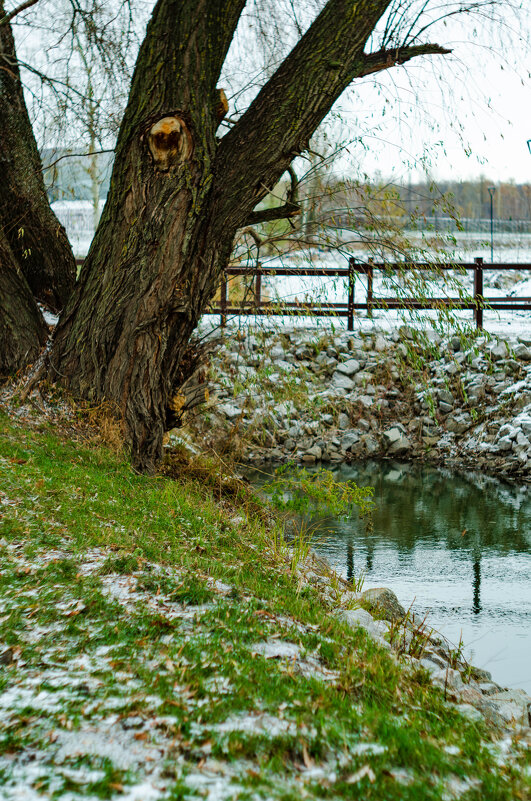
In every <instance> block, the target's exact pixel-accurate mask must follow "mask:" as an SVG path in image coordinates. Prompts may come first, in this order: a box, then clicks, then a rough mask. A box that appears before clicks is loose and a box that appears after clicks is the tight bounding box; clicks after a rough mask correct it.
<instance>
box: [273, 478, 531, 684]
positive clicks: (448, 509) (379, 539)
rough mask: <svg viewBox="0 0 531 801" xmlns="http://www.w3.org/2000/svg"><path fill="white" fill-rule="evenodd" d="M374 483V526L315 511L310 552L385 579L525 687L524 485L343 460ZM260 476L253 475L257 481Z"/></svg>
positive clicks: (529, 528) (528, 567)
mask: <svg viewBox="0 0 531 801" xmlns="http://www.w3.org/2000/svg"><path fill="white" fill-rule="evenodd" d="M334 472H335V474H336V479H337V480H339V481H355V482H356V483H357V484H358V485H360V486H365V485H370V486H372V487H374V501H375V510H374V513H373V516H372V525H371V526H367V525H366V523H365V522H364V521H361V520H350V521H343V520H337V519H334V518H326V519H325V518H321V519H319V520H317V521H313V522H314V524H316V526H317V530H316V546H315V547H316V550H318V551H319V552H321V553H322V554H323V555H325V556H326V557H327V558H328V559H329V561H331V562H332V563H333V564H334V566H335V567H336V569H337V570H338V571H340V572H341V573H342V574H343V575H344V576H346V577H347V578H349V579H351V580H352V579H356V578H357V577H359V575H360V574H361V573H363V572H365V573H366V578H365V586H378V585H380V586H381V585H385V586H389V587H391V588H392V589H393V590H394V591H395V592H396V594H397V595H398V597H399V598H400V600H401V601H402V603H403V604H404V605H409V604H410V603H414V606H415V608H416V609H417V610H419V611H420V612H422V613H424V612H428V613H429V620H430V622H431V625H433V626H434V627H435V628H438V629H439V630H440V631H442V632H443V633H444V634H446V635H447V636H448V637H449V638H450V639H452V638H453V639H454V640H458V639H459V637H460V635H461V632H462V635H463V639H464V641H465V642H466V643H469V645H470V650H471V651H473V654H470V652H469V655H470V656H472V658H473V659H474V660H475V663H476V664H477V665H478V666H480V667H486V668H487V669H489V670H492V672H493V674H494V675H495V678H497V680H498V681H499V682H500V683H505V684H507V686H521V687H524V689H527V691H528V692H530V691H531V676H530V669H529V665H530V664H531V632H530V627H529V612H530V609H531V581H530V579H531V559H530V555H531V486H529V485H513V484H508V483H504V482H500V481H496V480H495V479H492V478H490V477H488V476H485V475H482V474H477V473H466V474H455V473H452V472H451V471H449V470H446V469H437V468H430V467H422V466H411V465H405V464H399V463H387V462H386V463H381V462H372V463H371V462H369V463H364V464H359V465H350V466H349V465H341V466H340V467H337V468H336V469H335V470H334ZM259 483H260V482H259Z"/></svg>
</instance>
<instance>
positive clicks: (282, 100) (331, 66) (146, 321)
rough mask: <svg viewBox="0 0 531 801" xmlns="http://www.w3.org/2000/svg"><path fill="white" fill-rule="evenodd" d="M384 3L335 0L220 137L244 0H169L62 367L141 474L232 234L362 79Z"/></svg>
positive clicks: (129, 115) (146, 60) (156, 450)
mask: <svg viewBox="0 0 531 801" xmlns="http://www.w3.org/2000/svg"><path fill="white" fill-rule="evenodd" d="M388 4H389V2H388V0H357V2H355V1H354V0H329V2H328V4H327V5H326V7H325V9H324V11H323V12H322V13H321V14H320V15H319V17H318V18H317V19H316V21H315V22H314V23H313V25H312V26H311V27H310V29H309V30H308V31H307V33H306V34H305V35H304V36H303V37H302V39H301V41H300V42H299V44H298V45H297V46H296V47H295V48H294V50H293V51H292V53H291V55H290V56H289V57H288V58H287V59H286V61H285V62H284V64H283V65H281V67H280V68H279V69H278V70H277V72H276V73H275V75H273V77H272V78H271V80H270V81H269V82H268V83H267V84H266V86H265V87H264V88H263V89H262V90H261V92H260V93H259V94H258V96H257V98H256V100H255V101H254V103H253V104H252V105H251V107H250V108H249V110H248V111H247V112H246V113H245V114H244V115H243V117H242V118H241V119H240V121H239V122H238V123H237V124H236V125H235V126H234V128H233V129H232V130H231V131H230V133H228V134H227V135H226V136H225V137H224V138H223V139H222V140H221V142H220V144H219V146H218V144H217V142H216V139H215V131H216V127H217V124H218V120H219V113H218V107H219V92H218V91H216V82H217V80H218V77H219V73H220V70H221V67H222V64H223V61H224V58H225V55H226V53H227V50H228V47H229V45H230V42H231V39H232V36H233V33H234V30H235V28H236V25H237V22H238V19H239V17H240V14H241V12H242V10H243V7H244V5H245V0H158V3H157V5H156V7H155V10H154V13H153V17H152V19H151V21H150V23H149V25H148V28H147V32H146V38H145V40H144V42H143V45H142V47H141V49H140V53H139V56H138V60H137V65H136V69H135V74H134V77H133V82H132V87H131V93H130V97H129V102H128V106H127V110H126V113H125V116H124V120H123V123H122V127H121V130H120V134H119V137H118V143H117V148H116V159H115V163H114V170H113V175H112V179H111V187H110V192H109V197H108V200H107V203H106V206H105V209H104V212H103V215H102V219H101V222H100V225H99V227H98V230H97V232H96V236H95V239H94V242H93V245H92V247H91V250H90V252H89V255H88V258H87V261H86V263H85V266H84V267H83V270H82V272H81V276H80V280H79V282H78V285H77V286H76V289H75V291H74V294H73V296H72V299H71V301H70V302H69V304H68V307H67V309H66V311H65V313H64V314H63V316H62V318H61V320H60V323H59V326H58V329H57V331H56V334H55V339H54V345H53V349H52V353H51V367H50V377H51V378H52V379H56V378H57V375H58V374H60V375H61V376H62V378H61V379H59V380H60V381H61V383H63V384H65V385H66V386H67V387H68V388H70V390H72V391H73V392H74V393H75V394H77V395H80V396H81V397H84V398H88V399H91V400H98V401H101V400H103V399H105V400H106V401H107V402H108V403H109V404H110V405H111V406H112V408H113V409H114V410H115V411H116V414H117V415H118V416H120V417H121V418H122V420H123V424H124V436H125V439H126V442H127V443H128V444H129V445H130V446H131V449H132V456H133V460H134V463H135V464H136V466H137V467H138V468H140V469H142V470H146V471H152V470H154V469H155V467H156V464H157V462H158V460H159V458H160V455H161V449H162V435H163V432H164V428H165V423H166V413H167V412H166V409H167V407H168V402H169V400H170V397H171V395H172V393H173V392H174V390H175V381H176V376H177V375H178V368H179V364H180V360H181V358H182V356H183V353H184V351H185V349H186V346H187V343H188V340H189V338H190V335H191V333H192V331H193V330H194V328H195V327H196V325H197V322H198V320H199V318H200V316H201V314H202V312H203V311H204V309H205V308H206V305H207V304H208V302H209V300H210V299H211V297H212V296H213V294H214V292H215V289H216V287H217V284H218V282H219V278H220V274H221V272H222V270H223V269H224V268H225V266H226V264H227V262H228V259H229V257H230V253H231V248H232V243H233V239H234V236H235V233H236V231H237V230H238V228H240V227H242V226H244V225H246V224H247V221H248V220H249V218H250V216H251V214H252V212H253V209H254V208H255V206H256V204H257V203H258V202H259V201H260V200H261V199H262V198H263V197H264V196H265V195H266V194H267V192H268V187H273V186H274V185H275V183H276V182H277V181H278V179H279V178H280V176H281V175H282V174H283V173H284V172H285V171H286V169H287V168H288V167H289V165H290V163H291V161H292V159H293V158H294V157H295V156H296V155H297V154H298V153H300V152H301V151H302V150H304V149H305V147H306V146H307V142H308V140H309V138H310V136H311V134H312V133H313V131H314V130H315V128H316V127H317V126H318V125H319V123H320V122H321V120H322V119H323V118H324V116H325V115H326V113H327V112H328V111H329V110H330V108H331V106H332V104H333V103H334V101H335V100H336V98H337V97H339V95H340V94H341V92H342V91H343V90H344V89H345V88H346V86H347V85H348V84H349V83H350V82H351V81H352V80H353V79H354V78H355V77H357V76H359V75H361V74H362V73H363V69H364V67H365V66H366V55H365V54H364V52H363V49H364V46H365V43H366V41H367V37H368V36H369V34H370V33H371V31H372V29H373V27H374V25H375V24H376V22H377V21H378V18H379V17H380V15H381V14H382V13H383V11H384V10H385V8H386V7H387V5H388ZM168 31H171V35H168Z"/></svg>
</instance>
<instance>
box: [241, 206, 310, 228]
mask: <svg viewBox="0 0 531 801" xmlns="http://www.w3.org/2000/svg"><path fill="white" fill-rule="evenodd" d="M300 213H301V208H300V206H296V205H295V204H294V203H284V205H282V206H274V207H273V208H271V209H259V210H258V211H252V212H251V213H250V215H249V216H248V217H247V220H246V222H245V225H258V224H259V223H263V222H271V221H272V220H286V219H289V218H290V217H296V216H297V214H300Z"/></svg>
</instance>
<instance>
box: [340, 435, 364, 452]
mask: <svg viewBox="0 0 531 801" xmlns="http://www.w3.org/2000/svg"><path fill="white" fill-rule="evenodd" d="M359 438H360V435H359V434H358V432H357V431H349V432H348V433H346V434H345V436H344V437H342V438H341V450H342V451H343V453H346V452H347V451H349V450H350V449H351V448H352V446H353V445H355V444H356V442H358V441H359Z"/></svg>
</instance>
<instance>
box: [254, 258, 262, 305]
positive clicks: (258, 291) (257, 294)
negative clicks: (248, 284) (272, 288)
mask: <svg viewBox="0 0 531 801" xmlns="http://www.w3.org/2000/svg"><path fill="white" fill-rule="evenodd" d="M260 267H261V265H260V262H257V263H256V268H255V270H256V273H255V276H256V277H255V281H254V305H255V306H256V308H257V309H259V308H260V306H261V304H262V274H261V272H260Z"/></svg>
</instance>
